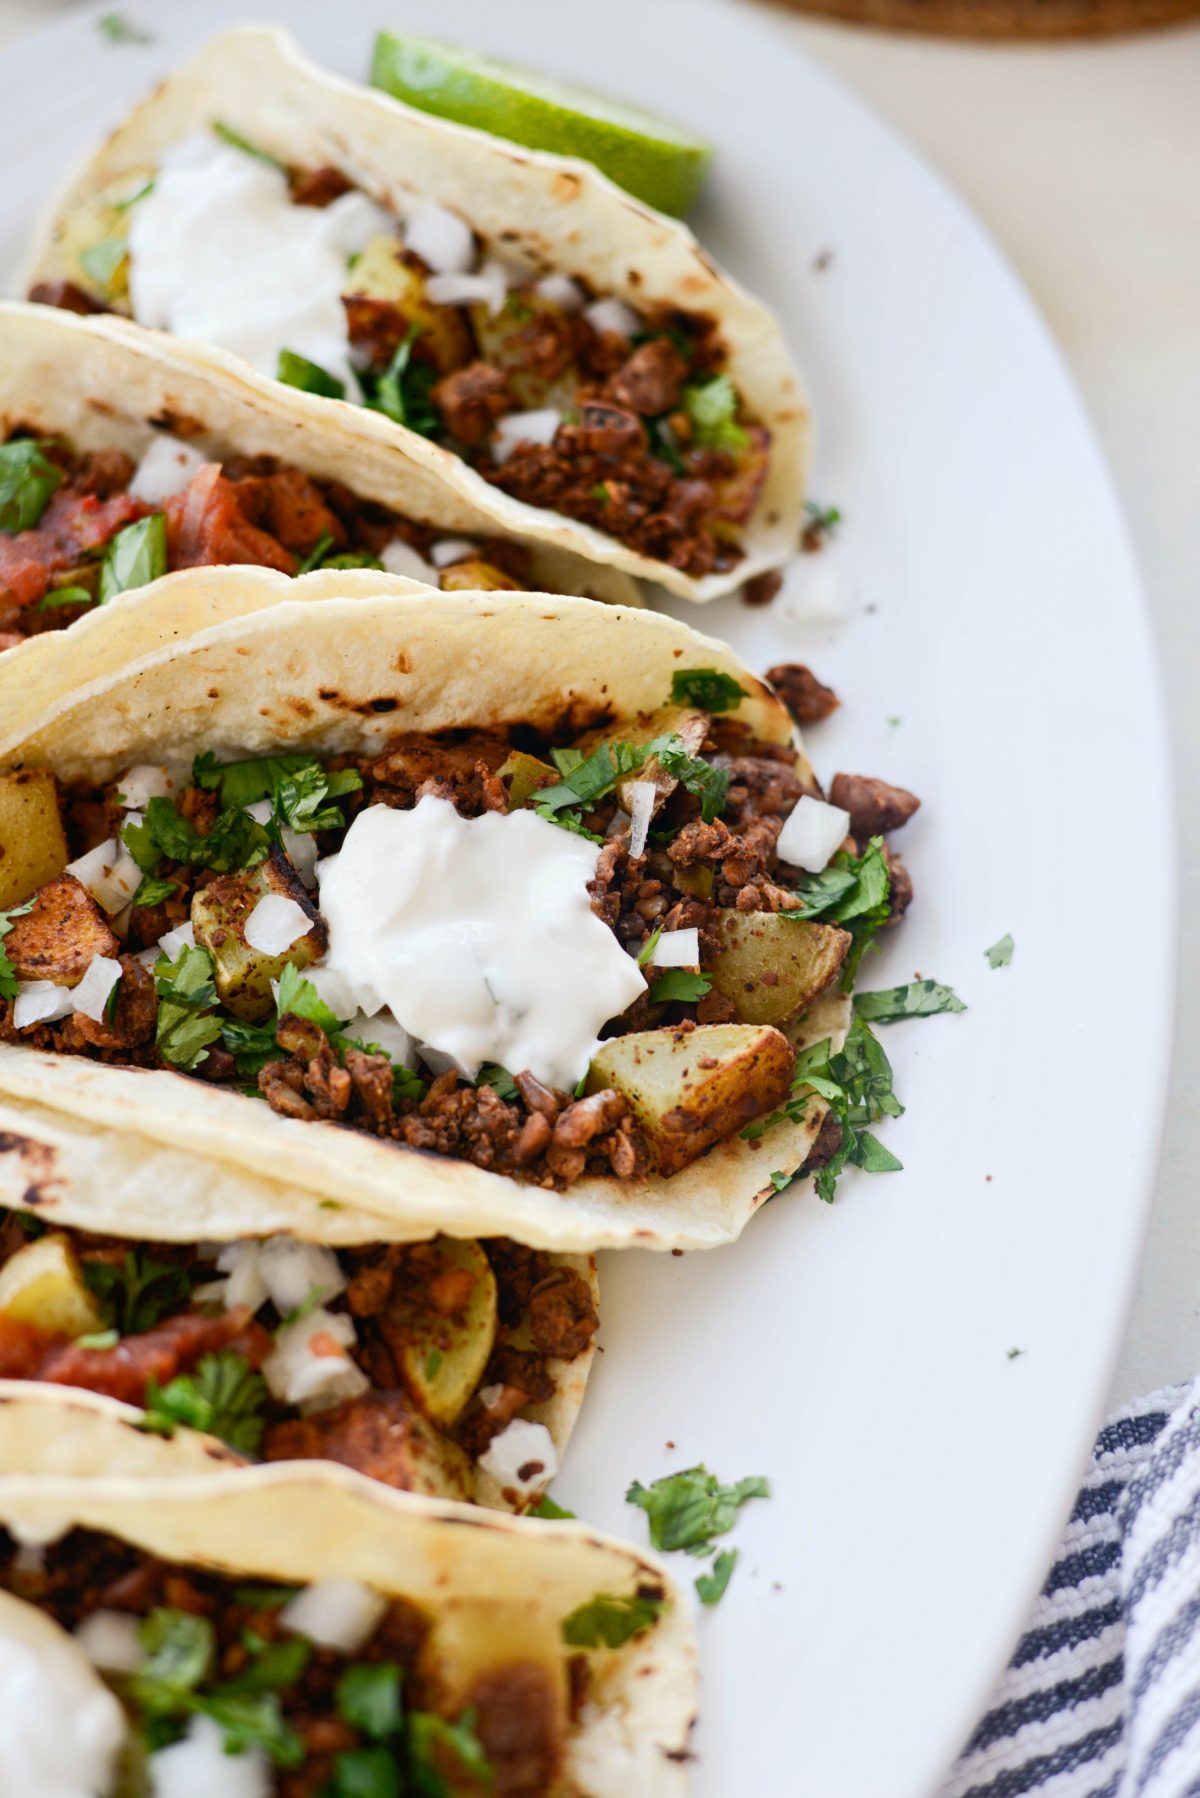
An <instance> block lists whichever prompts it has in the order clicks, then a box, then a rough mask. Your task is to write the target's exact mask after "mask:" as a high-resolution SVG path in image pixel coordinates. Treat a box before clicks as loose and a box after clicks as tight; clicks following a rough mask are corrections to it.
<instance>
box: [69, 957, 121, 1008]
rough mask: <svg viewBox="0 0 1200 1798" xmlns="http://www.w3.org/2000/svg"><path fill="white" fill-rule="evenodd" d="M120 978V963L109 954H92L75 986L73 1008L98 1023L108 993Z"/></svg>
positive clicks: (106, 1001) (106, 1002)
mask: <svg viewBox="0 0 1200 1798" xmlns="http://www.w3.org/2000/svg"><path fill="white" fill-rule="evenodd" d="M120 978H121V964H120V962H119V961H117V960H116V959H115V958H114V957H113V956H111V955H93V957H92V959H91V961H90V962H89V963H88V965H87V972H86V973H85V974H84V976H83V979H82V980H81V981H80V982H79V985H78V986H77V987H76V988H75V1010H76V1011H81V1012H82V1013H83V1015H84V1017H85V1018H91V1020H92V1022H93V1023H94V1024H98V1023H99V1022H100V1020H101V1019H102V1018H103V1016H104V1007H105V1006H106V1005H107V1004H108V999H109V994H110V993H111V992H112V990H113V987H114V986H116V984H117V981H118V980H119V979H120Z"/></svg>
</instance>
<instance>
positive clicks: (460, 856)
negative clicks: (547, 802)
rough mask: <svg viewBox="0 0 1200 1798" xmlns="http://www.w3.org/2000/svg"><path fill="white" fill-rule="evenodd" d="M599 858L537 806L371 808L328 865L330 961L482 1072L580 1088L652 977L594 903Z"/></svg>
mask: <svg viewBox="0 0 1200 1798" xmlns="http://www.w3.org/2000/svg"><path fill="white" fill-rule="evenodd" d="M598 855H599V845H598V844H596V843H591V842H589V841H588V840H587V839H586V838H585V837H578V836H573V835H572V834H571V833H570V832H568V831H565V830H561V829H560V828H559V826H558V825H557V824H551V823H549V822H548V821H547V820H546V819H544V818H538V817H535V816H534V814H533V813H532V812H528V811H519V812H512V813H509V814H508V815H505V814H503V813H500V812H485V813H484V815H483V816H482V817H481V818H462V817H460V816H459V814H458V812H457V811H456V810H455V808H454V806H453V805H451V804H450V802H449V800H446V799H438V798H435V797H433V796H432V795H431V796H428V797H426V798H424V799H422V800H420V801H419V803H418V804H417V805H416V806H415V807H414V808H413V809H412V810H411V811H395V810H393V809H392V808H391V807H390V806H385V805H371V806H368V807H367V808H366V809H365V810H364V811H361V812H360V813H359V814H358V816H357V817H356V818H355V820H354V822H353V824H352V825H351V826H350V829H349V830H348V831H347V832H346V837H345V840H344V842H343V844H342V847H341V850H340V851H339V853H338V854H337V855H335V856H330V857H329V858H328V859H327V860H326V861H324V862H322V863H321V865H320V868H319V870H318V872H319V875H320V905H321V911H322V913H323V915H324V917H325V921H326V923H327V924H328V926H329V956H328V965H329V966H330V967H332V968H335V969H337V971H338V972H339V973H341V974H342V975H344V977H345V979H346V980H347V982H348V983H349V985H350V987H351V988H352V990H353V991H354V993H355V995H356V996H357V998H358V1003H359V1005H360V1007H361V1009H362V1010H363V1011H364V1012H366V1013H367V1015H368V1016H374V1014H375V1013H376V1012H378V1011H380V1010H381V1009H382V1008H383V1007H384V1006H385V1005H386V1006H387V1007H389V1008H390V1010H391V1012H392V1014H393V1016H394V1017H395V1018H396V1019H397V1021H398V1022H399V1023H400V1024H402V1025H403V1026H404V1028H405V1029H406V1030H408V1031H411V1032H412V1034H413V1036H415V1037H416V1038H417V1039H418V1040H419V1041H420V1042H422V1043H427V1044H429V1045H430V1046H431V1047H432V1048H434V1049H436V1050H441V1051H443V1052H444V1053H445V1054H448V1055H450V1056H452V1057H453V1059H454V1061H455V1062H456V1063H457V1064H458V1066H459V1067H460V1068H461V1069H462V1071H463V1072H464V1073H465V1074H466V1075H467V1076H468V1078H471V1079H473V1078H474V1077H475V1075H476V1074H477V1073H478V1072H479V1069H480V1067H481V1066H482V1065H483V1063H484V1062H498V1063H499V1064H500V1065H501V1066H502V1067H506V1068H508V1069H509V1070H510V1071H511V1072H512V1073H520V1072H521V1071H522V1070H524V1069H526V1068H528V1069H529V1070H530V1071H531V1072H532V1073H533V1074H535V1075H536V1076H537V1078H538V1079H539V1080H543V1081H545V1082H546V1083H547V1084H549V1085H551V1086H557V1087H560V1088H565V1089H570V1088H571V1087H573V1086H574V1085H576V1083H577V1082H578V1080H579V1078H580V1076H581V1075H582V1074H583V1073H584V1072H585V1070H586V1068H587V1065H588V1063H589V1061H590V1060H591V1058H592V1055H593V1054H594V1052H595V1049H596V1046H597V1041H598V1036H599V1031H600V1027H601V1026H602V1025H603V1024H605V1023H607V1021H608V1019H609V1018H613V1017H616V1016H617V1014H618V1013H619V1012H622V1011H624V1010H625V1009H626V1007H627V1006H629V1005H631V1004H632V1003H633V1001H634V1000H635V999H636V998H637V996H638V994H639V993H642V992H644V991H645V988H646V982H645V979H644V977H643V976H642V975H641V973H639V971H638V968H637V964H636V963H635V961H634V960H633V958H632V956H629V955H626V953H625V951H624V950H623V949H622V948H621V945H620V944H619V943H618V941H617V939H616V937H615V936H614V935H613V933H612V931H611V930H610V929H609V928H608V926H607V925H606V924H604V923H603V922H602V921H601V919H599V918H598V917H597V916H596V914H595V912H594V911H593V910H592V908H591V905H590V903H589V900H588V892H587V883H588V881H589V880H591V879H592V878H593V876H594V875H595V872H596V860H597V856H598Z"/></svg>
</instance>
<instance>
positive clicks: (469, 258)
mask: <svg viewBox="0 0 1200 1798" xmlns="http://www.w3.org/2000/svg"><path fill="white" fill-rule="evenodd" d="M404 241H405V243H406V244H407V246H408V248H409V249H410V250H412V251H413V253H414V255H417V256H419V257H420V258H421V261H422V262H423V263H425V264H426V266H427V267H428V268H431V269H432V270H433V272H434V274H435V275H465V274H466V272H467V270H468V269H469V268H470V267H471V266H472V265H473V264H474V261H475V238H474V235H473V233H472V231H471V227H470V225H468V224H467V222H466V220H465V219H461V218H459V216H458V214H457V212H450V211H448V210H447V209H446V207H445V206H438V205H435V204H434V202H433V201H432V200H426V201H424V202H423V204H422V205H420V206H418V207H417V208H416V210H415V211H414V212H411V213H410V214H409V216H408V218H407V220H406V221H405V225H404Z"/></svg>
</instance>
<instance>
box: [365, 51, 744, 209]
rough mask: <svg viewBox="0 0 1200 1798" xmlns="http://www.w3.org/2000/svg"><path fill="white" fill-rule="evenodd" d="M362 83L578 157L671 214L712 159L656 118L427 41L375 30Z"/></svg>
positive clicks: (686, 201)
mask: <svg viewBox="0 0 1200 1798" xmlns="http://www.w3.org/2000/svg"><path fill="white" fill-rule="evenodd" d="M371 81H372V84H373V85H374V86H375V87H380V88H382V89H383V90H384V92H385V93H388V94H391V95H393V96H394V98H395V99H397V100H403V101H404V102H405V103H406V104H407V105H409V106H415V107H417V108H418V109H419V110H420V111H421V112H433V113H436V114H437V115H438V117H439V118H442V119H453V120H454V121H455V123H456V124H459V125H474V126H475V127H476V128H477V129H478V130H480V131H490V132H491V133H492V134H493V136H495V137H505V138H508V140H509V141H510V143H514V144H524V145H525V147H526V148H527V149H530V150H554V151H557V152H558V154H559V155H561V156H580V157H582V158H583V159H584V161H585V162H592V163H595V165H596V167H597V168H598V169H602V170H603V172H604V173H605V174H606V175H608V176H609V177H610V178H611V179H612V180H613V181H615V182H616V183H617V185H618V186H619V187H623V188H624V189H625V191H626V193H631V194H636V196H637V198H638V199H639V200H645V202H646V204H647V205H648V206H655V207H657V208H658V210H659V211H660V212H669V213H672V214H674V216H675V217H676V218H682V216H683V214H684V213H685V212H687V210H688V208H689V207H690V206H691V205H692V203H693V201H694V200H695V198H696V195H697V194H698V193H699V191H700V184H701V182H702V181H703V179H704V174H705V171H706V169H707V167H708V163H709V160H710V158H711V156H712V146H711V145H710V144H705V143H701V142H700V141H699V140H698V139H697V138H694V137H689V136H688V135H687V133H686V132H684V131H681V130H679V129H678V127H676V126H674V125H668V124H666V123H665V122H664V121H663V120H662V119H656V118H651V117H650V115H649V114H647V113H643V112H638V111H636V110H635V109H634V108H632V107H629V106H624V105H622V104H620V103H619V102H616V101H612V100H606V99H603V98H601V97H600V96H599V95H598V94H593V93H589V92H588V91H587V90H586V89H584V88H577V87H570V86H566V85H565V84H563V83H561V82H557V81H551V80H550V79H549V78H547V77H546V76H543V75H536V74H532V73H530V72H529V71H528V70H526V69H514V68H510V67H509V66H508V65H507V64H506V63H500V62H492V61H490V60H489V59H487V58H486V57H482V56H473V55H470V54H468V53H467V52H466V51H463V50H456V49H454V48H452V47H451V46H450V45H448V44H436V43H433V42H431V40H430V39H428V38H422V37H401V36H399V35H397V34H396V33H394V32H390V31H381V32H379V34H378V35H377V37H376V39H375V51H374V55H373V56H372V59H371Z"/></svg>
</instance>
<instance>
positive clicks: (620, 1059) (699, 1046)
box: [588, 1024, 795, 1174]
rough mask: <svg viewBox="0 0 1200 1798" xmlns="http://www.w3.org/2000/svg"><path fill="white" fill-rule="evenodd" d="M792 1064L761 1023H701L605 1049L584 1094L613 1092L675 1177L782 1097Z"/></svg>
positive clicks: (787, 1048) (640, 1034) (619, 1040)
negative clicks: (624, 1103)
mask: <svg viewBox="0 0 1200 1798" xmlns="http://www.w3.org/2000/svg"><path fill="white" fill-rule="evenodd" d="M794 1064H795V1058H794V1055H793V1052H792V1048H791V1045H790V1044H789V1042H788V1040H787V1038H786V1037H785V1036H783V1035H782V1034H781V1033H780V1032H779V1031H778V1030H773V1029H771V1028H769V1027H768V1026H766V1025H752V1024H702V1025H700V1026H699V1027H698V1028H697V1029H695V1030H639V1031H635V1032H633V1033H632V1034H631V1035H629V1036H618V1037H615V1038H614V1039H613V1041H612V1042H609V1043H605V1044H604V1045H603V1046H602V1047H601V1049H600V1050H599V1052H598V1053H597V1054H596V1055H595V1056H594V1057H593V1059H592V1065H591V1068H590V1069H589V1071H588V1090H589V1092H599V1091H601V1090H602V1089H603V1088H605V1087H610V1086H611V1087H615V1088H616V1090H617V1091H618V1092H619V1093H621V1094H622V1096H623V1097H624V1098H625V1099H626V1100H627V1101H628V1103H629V1107H630V1109H631V1111H632V1112H633V1114H634V1116H635V1117H636V1119H637V1121H638V1123H639V1125H640V1126H641V1128H642V1131H643V1132H644V1134H645V1136H646V1138H647V1140H648V1142H649V1144H650V1146H651V1149H652V1150H653V1152H654V1156H655V1159H656V1161H657V1164H658V1171H659V1172H660V1173H661V1174H676V1173H678V1172H679V1170H680V1168H682V1167H687V1165H688V1163H689V1162H692V1161H695V1160H696V1158H697V1156H699V1155H703V1153H704V1151H705V1150H706V1149H710V1148H711V1147H712V1145H713V1144H714V1143H716V1142H721V1141H723V1140H724V1138H725V1137H727V1136H732V1135H733V1133H734V1132H735V1131H736V1130H741V1129H742V1128H743V1127H744V1126H745V1125H746V1124H748V1123H749V1122H750V1121H751V1119H753V1118H756V1117H760V1116H762V1115H763V1113H765V1112H768V1111H773V1110H774V1108H775V1107H776V1106H777V1105H778V1104H780V1103H781V1102H782V1100H783V1099H784V1098H785V1097H786V1095H787V1091H788V1088H789V1086H790V1085H791V1080H792V1071H793V1067H794Z"/></svg>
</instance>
